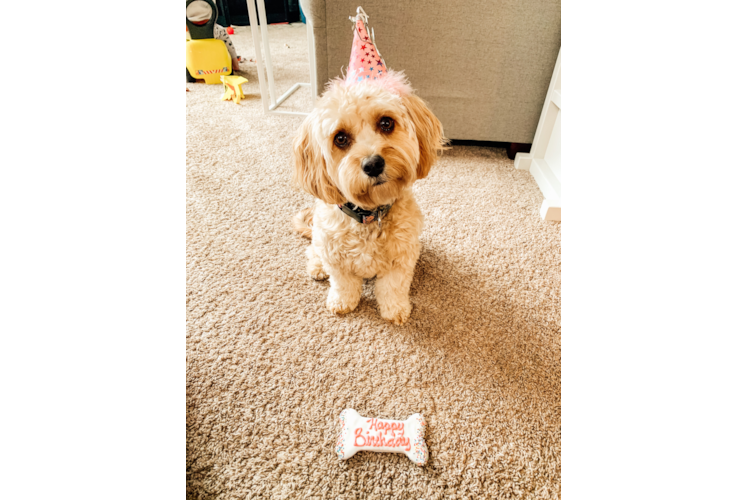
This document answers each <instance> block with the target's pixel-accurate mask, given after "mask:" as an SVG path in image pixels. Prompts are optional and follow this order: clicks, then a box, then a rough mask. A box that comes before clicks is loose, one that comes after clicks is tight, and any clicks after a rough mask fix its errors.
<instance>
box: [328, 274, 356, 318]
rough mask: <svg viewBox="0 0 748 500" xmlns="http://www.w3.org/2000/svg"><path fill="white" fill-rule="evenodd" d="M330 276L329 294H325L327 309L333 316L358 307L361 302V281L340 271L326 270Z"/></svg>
mask: <svg viewBox="0 0 748 500" xmlns="http://www.w3.org/2000/svg"><path fill="white" fill-rule="evenodd" d="M328 273H329V274H330V292H329V293H328V294H327V308H328V309H329V310H331V311H332V312H334V313H335V314H346V313H349V312H351V311H353V310H354V309H356V306H357V305H358V301H359V300H361V285H362V284H363V281H364V280H363V279H361V278H359V277H358V276H356V275H353V274H351V273H348V272H345V271H341V270H340V269H335V268H331V269H328Z"/></svg>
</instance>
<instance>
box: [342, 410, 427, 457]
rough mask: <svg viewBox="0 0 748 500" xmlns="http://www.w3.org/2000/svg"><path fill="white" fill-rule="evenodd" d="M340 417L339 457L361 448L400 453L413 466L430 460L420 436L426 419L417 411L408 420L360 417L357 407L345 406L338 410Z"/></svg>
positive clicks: (424, 442)
mask: <svg viewBox="0 0 748 500" xmlns="http://www.w3.org/2000/svg"><path fill="white" fill-rule="evenodd" d="M339 420H340V434H338V441H337V443H336V444H335V453H337V455H338V458H339V459H341V460H346V459H348V458H351V457H352V456H353V455H355V454H356V453H357V452H359V451H362V450H363V451H381V452H389V453H403V454H404V455H406V456H407V457H408V458H409V459H410V460H411V461H413V462H414V463H415V464H416V465H424V464H425V463H426V461H427V460H428V459H429V450H428V449H427V448H426V441H425V440H424V439H423V435H424V431H425V430H426V422H425V421H424V420H423V416H422V415H421V414H420V413H414V414H413V415H411V416H410V417H408V419H407V420H384V419H379V418H366V417H362V416H361V415H359V414H358V412H357V411H356V410H352V409H350V408H347V409H345V410H343V411H342V412H340V417H339Z"/></svg>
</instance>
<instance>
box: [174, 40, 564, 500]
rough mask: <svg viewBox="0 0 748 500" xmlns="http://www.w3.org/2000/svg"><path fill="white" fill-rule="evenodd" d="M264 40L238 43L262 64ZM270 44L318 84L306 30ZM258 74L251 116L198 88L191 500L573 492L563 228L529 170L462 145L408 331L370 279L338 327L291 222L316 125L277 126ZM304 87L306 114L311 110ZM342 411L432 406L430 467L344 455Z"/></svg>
mask: <svg viewBox="0 0 748 500" xmlns="http://www.w3.org/2000/svg"><path fill="white" fill-rule="evenodd" d="M249 33H250V31H249V28H238V29H237V34H236V35H235V36H234V40H235V44H236V46H237V49H238V52H239V54H240V55H243V56H246V57H254V50H253V47H252V43H251V37H250V34H249ZM270 36H271V38H272V41H273V43H272V50H273V56H274V57H275V61H274V63H275V66H276V73H275V74H276V80H277V84H278V88H279V90H280V91H284V90H285V89H287V88H288V87H289V86H290V85H291V84H293V83H294V82H296V81H309V74H308V66H307V64H308V63H307V59H306V57H307V54H306V38H305V28H304V26H303V25H296V26H293V25H292V26H278V27H273V26H271V27H270ZM286 44H287V45H288V46H289V47H288V48H287V47H286V46H285V45H286ZM341 64H345V61H342V62H341ZM245 68H246V70H245V76H246V77H247V78H248V79H249V83H247V84H245V85H244V91H245V93H246V95H247V96H248V97H247V99H245V100H244V101H243V102H242V104H241V105H236V104H234V103H233V102H223V101H221V100H220V97H221V94H222V90H221V87H220V86H208V85H205V84H203V83H196V84H187V88H188V89H189V90H190V91H189V92H187V93H186V99H187V342H186V343H187V396H186V398H187V436H186V437H187V450H186V452H187V463H186V468H187V497H188V498H194V499H197V498H200V499H208V498H220V499H229V498H231V499H234V498H237V499H239V498H241V499H245V498H340V499H354V498H359V499H364V498H366V499H388V498H392V499H395V498H397V499H400V498H403V499H404V498H425V499H436V498H558V497H560V490H561V483H560V474H561V332H560V290H561V288H560V287H561V250H560V236H561V227H560V224H555V223H546V222H543V221H541V220H540V218H539V216H538V208H539V206H540V203H541V201H542V195H541V193H540V191H539V190H538V188H537V186H536V185H535V183H534V181H533V179H532V177H531V176H530V174H529V173H528V172H523V171H517V170H515V169H514V167H513V165H512V162H511V161H510V160H508V159H507V157H506V154H505V152H504V150H501V149H487V148H478V147H455V148H454V149H452V150H451V151H448V152H447V153H446V154H445V155H444V156H443V157H442V158H441V160H440V161H439V163H438V164H437V165H436V166H435V167H434V168H433V169H432V171H431V175H430V176H429V177H428V178H427V179H425V180H423V181H420V182H419V183H418V184H417V186H416V188H415V192H416V196H417V198H418V200H419V203H420V205H421V207H422V209H423V211H424V213H425V215H426V223H425V229H424V233H423V235H422V236H421V241H422V242H423V252H422V254H421V258H420V260H419V261H418V264H417V267H416V270H415V278H414V280H413V286H412V289H411V300H412V302H413V304H414V308H413V314H412V316H411V319H410V321H409V323H407V324H406V325H405V326H403V327H396V326H393V325H391V324H389V323H387V322H385V321H384V320H382V319H381V318H380V317H379V314H378V313H377V310H376V302H375V299H374V296H373V282H366V283H365V285H364V294H365V295H364V297H363V298H362V301H361V303H360V305H359V306H358V308H357V309H356V310H355V311H354V312H353V313H351V314H349V315H347V316H344V317H336V316H334V315H333V314H332V313H330V312H328V311H327V309H326V308H325V297H326V294H327V290H328V287H329V285H328V283H327V282H315V281H313V280H311V279H310V278H309V277H308V276H307V275H306V273H305V270H304V269H305V260H304V259H305V257H304V248H305V247H306V245H307V244H308V243H307V240H304V239H302V238H301V237H300V236H299V235H298V234H296V233H294V232H292V230H291V225H290V218H291V216H292V215H293V214H295V213H296V212H297V211H298V210H300V209H302V208H304V207H306V206H309V205H310V204H311V202H312V200H311V197H309V196H308V195H305V194H303V193H300V192H298V191H296V190H294V188H293V187H292V185H291V182H290V179H291V162H292V160H291V142H292V138H293V136H294V133H295V131H296V129H297V128H298V127H299V125H300V123H301V120H302V119H301V118H296V117H281V116H272V117H267V116H264V115H263V114H262V110H261V106H260V100H259V90H258V85H257V76H256V67H255V66H254V65H246V66H245ZM398 69H400V68H398ZM402 69H405V70H406V71H407V68H402ZM303 92H304V93H303V94H301V95H298V96H295V97H294V98H293V99H292V100H291V102H290V103H289V106H288V107H289V108H292V107H297V108H298V109H303V108H304V107H308V106H309V105H310V103H311V99H310V95H309V91H308V90H303ZM344 408H354V409H356V410H357V411H358V412H359V413H360V414H361V415H365V416H373V417H381V418H393V419H405V418H407V417H408V416H409V415H411V414H412V413H415V412H421V413H422V414H423V415H424V417H425V419H426V422H427V425H428V430H427V433H426V442H427V444H428V447H429V451H430V453H431V458H430V459H429V461H428V463H427V465H426V467H425V468H419V467H417V466H415V465H414V464H412V463H410V462H409V461H408V459H407V458H406V457H405V456H403V455H392V454H384V453H370V452H359V453H358V454H357V455H356V456H354V457H353V458H352V459H350V460H348V461H346V462H342V463H341V462H339V461H338V458H337V456H336V455H335V453H334V451H333V447H334V443H335V438H336V432H337V415H338V414H339V413H340V411H341V410H343V409H344Z"/></svg>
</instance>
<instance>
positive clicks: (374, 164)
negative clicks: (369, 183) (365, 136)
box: [361, 155, 384, 177]
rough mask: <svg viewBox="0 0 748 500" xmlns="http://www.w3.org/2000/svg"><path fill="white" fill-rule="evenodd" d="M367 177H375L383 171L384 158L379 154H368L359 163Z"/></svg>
mask: <svg viewBox="0 0 748 500" xmlns="http://www.w3.org/2000/svg"><path fill="white" fill-rule="evenodd" d="M361 166H362V167H363V169H364V172H365V173H366V175H368V176H369V177H376V176H378V175H379V174H381V173H382V172H383V171H384V158H382V157H381V156H379V155H375V156H370V157H368V158H366V159H365V160H364V162H363V163H362V165H361Z"/></svg>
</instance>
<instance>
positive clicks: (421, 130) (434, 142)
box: [403, 94, 447, 179]
mask: <svg viewBox="0 0 748 500" xmlns="http://www.w3.org/2000/svg"><path fill="white" fill-rule="evenodd" d="M403 100H404V101H405V107H406V108H407V109H408V113H409V114H410V119H411V120H413V123H414V124H415V126H416V136H417V137H418V153H419V160H418V168H417V169H416V174H417V176H418V178H419V179H423V178H425V177H426V176H427V175H428V174H429V170H431V167H432V166H433V165H434V163H436V157H437V155H438V154H439V151H442V150H444V149H447V148H446V147H445V144H446V142H447V140H446V139H445V138H444V129H443V128H442V124H441V122H440V121H439V119H438V118H437V117H436V116H435V115H434V113H432V112H431V110H430V109H429V108H428V106H426V103H425V102H423V100H422V99H421V98H420V97H418V96H415V95H413V94H408V95H405V96H403Z"/></svg>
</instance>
